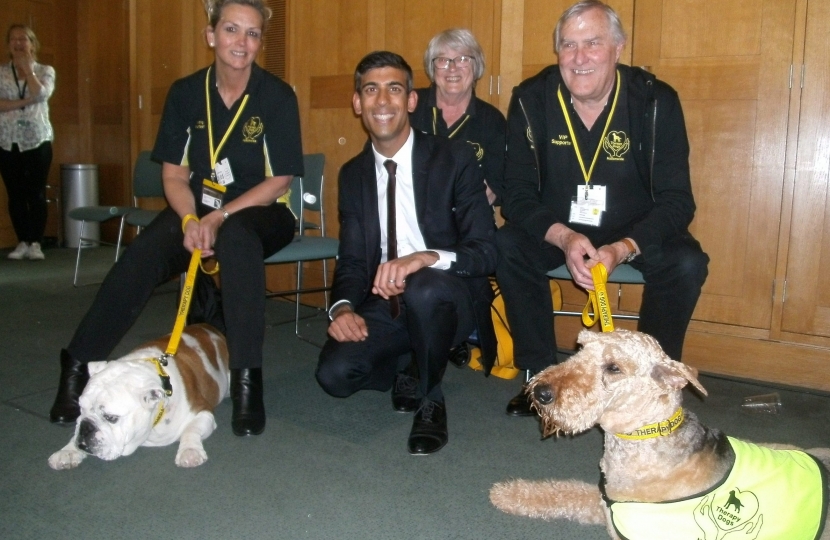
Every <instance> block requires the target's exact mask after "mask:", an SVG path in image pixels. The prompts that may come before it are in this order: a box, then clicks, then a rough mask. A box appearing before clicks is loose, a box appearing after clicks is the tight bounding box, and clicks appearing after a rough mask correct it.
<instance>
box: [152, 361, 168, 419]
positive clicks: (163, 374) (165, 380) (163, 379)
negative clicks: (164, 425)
mask: <svg viewBox="0 0 830 540" xmlns="http://www.w3.org/2000/svg"><path fill="white" fill-rule="evenodd" d="M147 360H149V361H150V362H151V363H152V364H153V365H154V366H156V372H157V373H158V375H159V378H160V379H161V388H162V389H163V390H164V394H165V395H167V396H172V395H173V385H172V384H170V375H168V374H167V372H166V371H164V367H162V365H161V360H159V359H158V358H148V359H147ZM163 416H164V400H160V401H159V412H158V414H156V418H155V420H153V427H156V425H157V424H158V423H159V422H161V418H162V417H163Z"/></svg>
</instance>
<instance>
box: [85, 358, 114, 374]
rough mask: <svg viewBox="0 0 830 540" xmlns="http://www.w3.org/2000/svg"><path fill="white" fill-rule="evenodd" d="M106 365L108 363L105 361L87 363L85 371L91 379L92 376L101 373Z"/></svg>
mask: <svg viewBox="0 0 830 540" xmlns="http://www.w3.org/2000/svg"><path fill="white" fill-rule="evenodd" d="M108 363H109V362H107V361H105V360H102V361H99V362H87V364H86V369H87V371H88V372H89V376H90V377H92V376H93V375H96V374H98V373H100V372H101V371H103V369H104V368H105V367H107V364H108Z"/></svg>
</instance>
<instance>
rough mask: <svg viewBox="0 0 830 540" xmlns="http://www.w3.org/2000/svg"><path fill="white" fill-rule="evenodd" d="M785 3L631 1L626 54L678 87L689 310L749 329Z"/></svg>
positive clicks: (766, 272)
mask: <svg viewBox="0 0 830 540" xmlns="http://www.w3.org/2000/svg"><path fill="white" fill-rule="evenodd" d="M795 11H796V0H746V1H741V2H722V1H721V0H686V1H684V2H675V1H671V0H639V1H638V2H637V3H636V9H635V19H634V20H635V25H634V47H633V63H634V64H635V65H640V66H648V69H649V70H650V71H651V72H653V73H654V74H655V75H657V76H658V77H659V78H661V79H662V80H664V81H666V82H668V83H669V84H671V85H672V86H673V87H674V88H675V89H676V90H677V91H678V93H679V94H680V100H681V103H682V105H683V110H684V113H685V117H686V126H687V129H688V134H689V141H690V144H691V174H692V188H693V190H694V195H695V201H696V203H697V213H696V216H695V220H694V222H693V223H692V233H693V234H694V235H695V237H697V238H698V239H699V240H700V242H701V244H702V245H703V249H704V250H705V251H706V252H707V253H708V254H709V257H710V258H711V262H710V264H709V277H708V279H707V281H706V284H705V286H704V288H703V294H702V296H701V298H700V301H699V302H698V305H697V309H696V310H695V315H694V319H696V320H701V321H709V322H718V323H726V324H730V325H737V326H740V327H751V328H755V329H760V330H762V332H759V333H757V334H756V335H757V337H767V336H768V334H767V331H768V330H769V328H770V322H771V311H772V290H773V282H774V278H775V262H774V261H775V260H776V254H777V249H778V236H779V215H780V213H781V202H782V187H783V179H784V159H785V150H786V141H787V122H788V114H789V111H788V109H789V100H790V88H789V77H790V65H791V59H792V56H793V46H794V39H793V28H794V21H795ZM824 48H825V49H826V47H824ZM825 158H826V154H825ZM826 166H827V164H826V159H825V164H824V168H825V171H826ZM825 178H826V176H825ZM828 253H830V250H829V251H828ZM828 294H830V293H828ZM828 305H830V303H828Z"/></svg>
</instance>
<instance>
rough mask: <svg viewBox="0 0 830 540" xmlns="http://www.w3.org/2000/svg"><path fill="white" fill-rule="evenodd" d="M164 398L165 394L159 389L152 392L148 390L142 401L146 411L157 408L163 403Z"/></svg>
mask: <svg viewBox="0 0 830 540" xmlns="http://www.w3.org/2000/svg"><path fill="white" fill-rule="evenodd" d="M163 397H164V392H163V391H162V390H161V389H159V388H154V389H152V390H148V391H147V392H146V393H145V394H144V398H143V399H142V403H144V407H145V408H146V409H152V408H154V407H155V406H156V404H157V403H158V402H159V401H161V399H162V398H163Z"/></svg>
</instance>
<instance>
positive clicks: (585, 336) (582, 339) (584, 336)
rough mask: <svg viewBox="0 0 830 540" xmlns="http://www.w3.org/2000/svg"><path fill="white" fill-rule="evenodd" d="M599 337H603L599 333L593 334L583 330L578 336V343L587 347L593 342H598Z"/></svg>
mask: <svg viewBox="0 0 830 540" xmlns="http://www.w3.org/2000/svg"><path fill="white" fill-rule="evenodd" d="M599 337H601V334H600V333H599V332H592V331H591V330H587V329H583V330H580V332H579V335H578V336H576V342H577V343H579V344H580V345H582V346H585V345H587V344H588V343H590V342H592V341H596V339H597V338H599Z"/></svg>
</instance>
